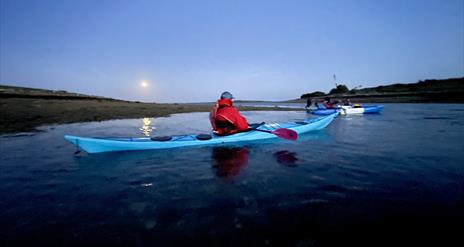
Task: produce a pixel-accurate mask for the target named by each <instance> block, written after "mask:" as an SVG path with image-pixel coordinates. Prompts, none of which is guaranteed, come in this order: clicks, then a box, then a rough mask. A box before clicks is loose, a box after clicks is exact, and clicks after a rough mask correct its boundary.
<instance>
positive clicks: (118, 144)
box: [64, 112, 338, 153]
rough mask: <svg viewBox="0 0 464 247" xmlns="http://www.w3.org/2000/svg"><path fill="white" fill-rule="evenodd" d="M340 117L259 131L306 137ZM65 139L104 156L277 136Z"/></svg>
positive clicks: (257, 133) (254, 133)
mask: <svg viewBox="0 0 464 247" xmlns="http://www.w3.org/2000/svg"><path fill="white" fill-rule="evenodd" d="M337 115H338V113H337V112H335V113H333V114H331V115H328V116H324V117H319V118H309V119H305V120H303V121H301V122H287V123H275V124H263V125H260V126H259V127H258V129H259V130H264V131H273V130H277V129H280V128H287V129H291V130H293V131H295V132H297V133H298V134H303V133H307V132H310V131H315V130H320V129H323V128H325V127H326V126H327V125H329V124H330V123H331V122H332V121H333V119H334V118H335V117H336V116H337ZM64 138H65V139H66V140H67V141H69V142H71V143H72V144H74V145H76V146H77V147H78V148H79V149H82V150H84V151H86V152H87V153H101V152H114V151H129V150H149V149H168V148H178V147H188V146H200V145H218V144H224V143H236V142H249V141H255V140H264V139H270V138H277V137H276V135H274V134H271V133H266V132H261V131H255V130H250V131H247V132H240V133H237V134H234V135H229V136H216V135H214V134H211V135H210V134H200V135H179V136H167V137H153V138H149V137H143V138H92V137H79V136H71V135H65V136H64Z"/></svg>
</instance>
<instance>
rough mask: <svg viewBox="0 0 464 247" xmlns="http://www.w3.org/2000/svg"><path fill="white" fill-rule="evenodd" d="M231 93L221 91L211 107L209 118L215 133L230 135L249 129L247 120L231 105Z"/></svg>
mask: <svg viewBox="0 0 464 247" xmlns="http://www.w3.org/2000/svg"><path fill="white" fill-rule="evenodd" d="M233 99H234V97H233V96H232V94H231V93H229V92H227V91H226V92H223V93H222V94H221V98H220V99H218V101H217V102H216V104H215V105H214V106H213V108H212V109H211V112H210V115H209V119H210V121H211V125H212V126H213V130H214V133H215V134H216V135H231V134H235V133H237V132H241V131H246V130H248V129H249V126H248V122H247V120H246V118H245V117H243V116H242V115H241V114H240V112H238V110H237V109H236V108H235V107H234V106H233Z"/></svg>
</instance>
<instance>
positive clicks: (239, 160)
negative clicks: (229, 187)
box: [212, 147, 250, 178]
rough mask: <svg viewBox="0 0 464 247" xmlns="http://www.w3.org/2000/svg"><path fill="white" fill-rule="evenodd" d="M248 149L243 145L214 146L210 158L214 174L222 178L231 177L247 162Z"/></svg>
mask: <svg viewBox="0 0 464 247" xmlns="http://www.w3.org/2000/svg"><path fill="white" fill-rule="evenodd" d="M249 153H250V151H249V150H248V149H247V148H244V147H215V148H213V154H212V158H213V160H214V163H215V164H214V165H213V168H214V169H215V170H216V175H217V176H218V177H222V178H231V177H234V176H236V175H238V173H239V172H240V170H241V169H242V167H244V166H245V165H247V164H248V155H249Z"/></svg>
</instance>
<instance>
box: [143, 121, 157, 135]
mask: <svg viewBox="0 0 464 247" xmlns="http://www.w3.org/2000/svg"><path fill="white" fill-rule="evenodd" d="M142 121H143V126H142V128H140V130H141V131H142V133H143V134H144V135H145V136H150V133H151V132H152V131H153V130H154V129H155V127H152V126H150V124H151V120H150V118H147V117H146V118H143V120H142Z"/></svg>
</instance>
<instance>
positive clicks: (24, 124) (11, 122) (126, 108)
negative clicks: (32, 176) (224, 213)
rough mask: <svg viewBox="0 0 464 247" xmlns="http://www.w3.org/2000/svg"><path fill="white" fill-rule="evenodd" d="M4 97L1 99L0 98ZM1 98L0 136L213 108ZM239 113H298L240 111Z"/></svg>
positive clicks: (64, 98) (78, 100) (67, 99)
mask: <svg viewBox="0 0 464 247" xmlns="http://www.w3.org/2000/svg"><path fill="white" fill-rule="evenodd" d="M0 96H1V95H0ZM60 97H61V98H53V97H52V96H47V97H39V96H37V97H36V96H35V97H27V96H25V95H23V97H1V98H0V114H1V117H0V134H5V133H15V132H26V131H34V130H36V127H39V126H41V125H47V124H64V123H76V122H89V121H102V120H110V119H124V118H143V117H163V116H168V115H169V114H173V113H184V112H205V111H209V110H210V108H211V105H207V104H205V105H196V104H195V105H193V104H192V105H189V104H154V103H138V102H128V101H120V100H113V99H104V98H85V97H84V98H81V99H75V98H70V99H69V98H66V97H64V96H60ZM239 109H240V110H242V111H245V110H295V109H286V108H261V107H239Z"/></svg>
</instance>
